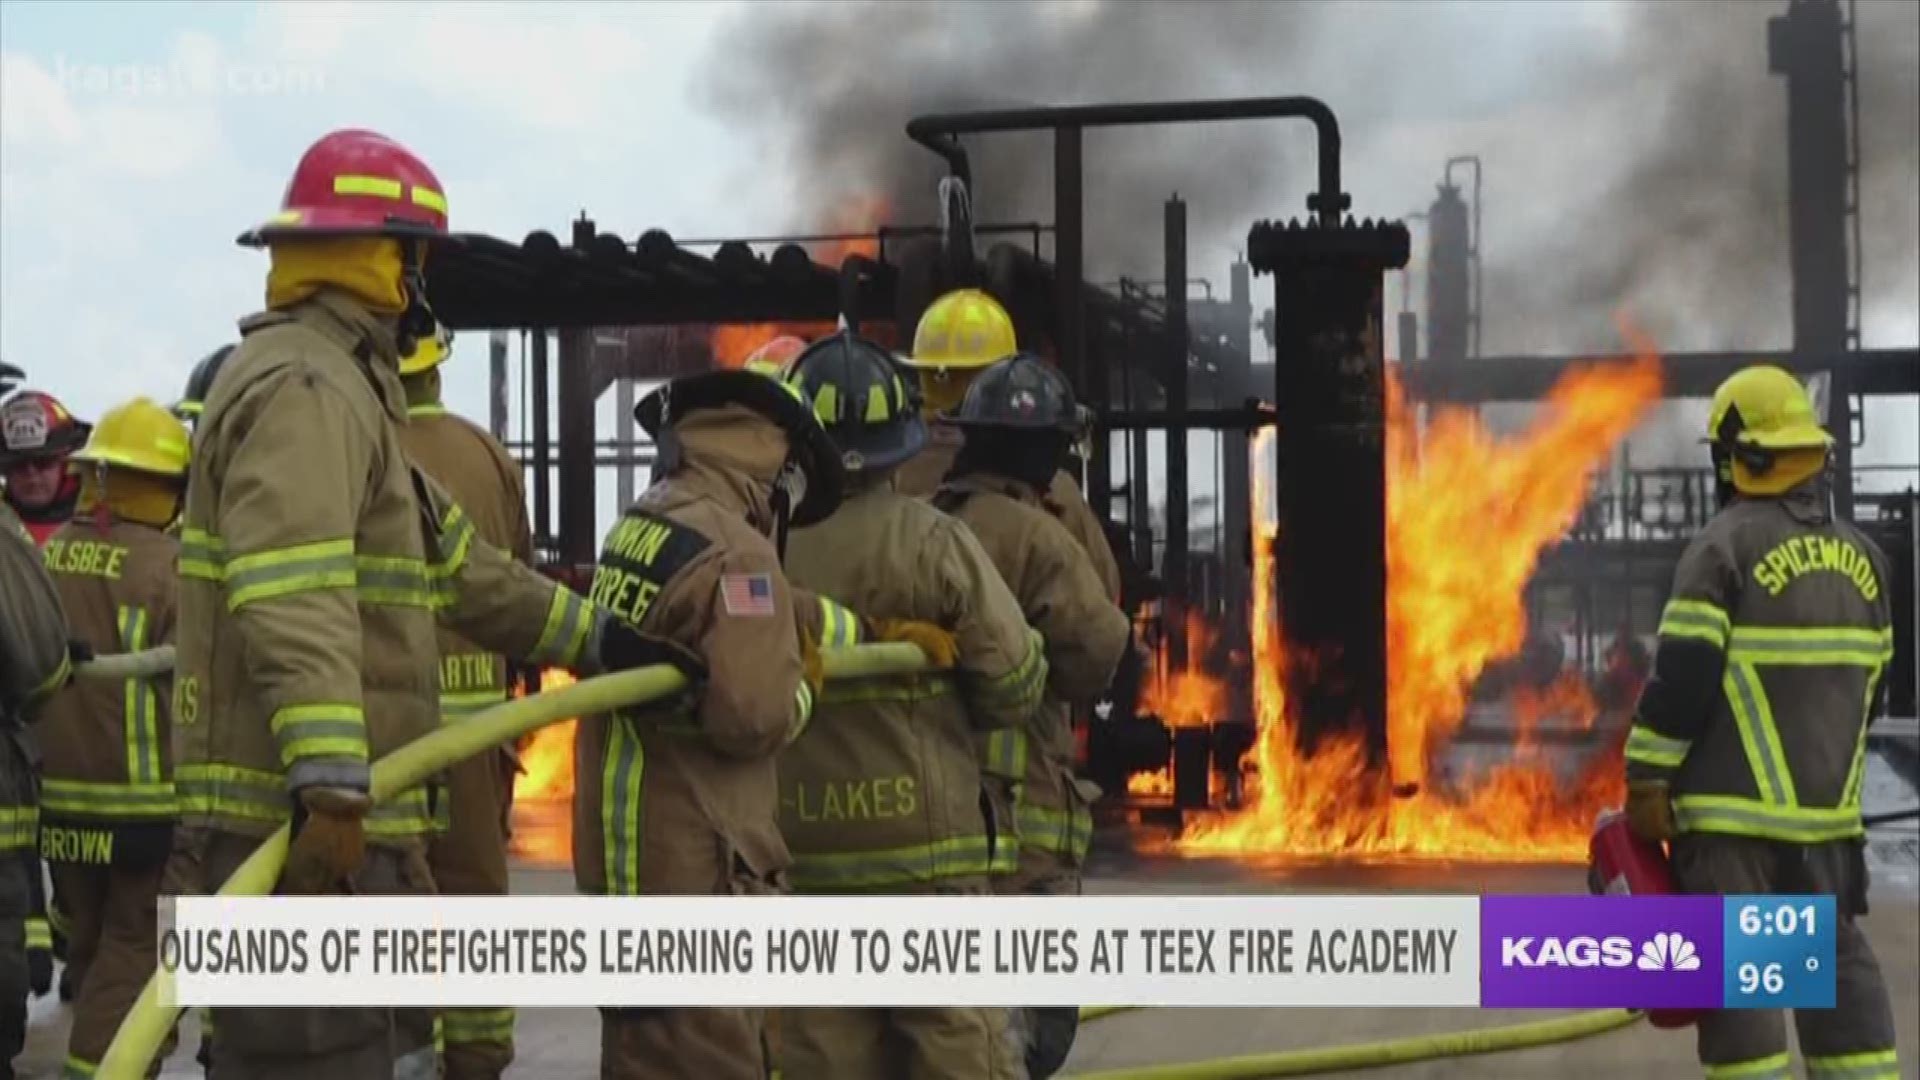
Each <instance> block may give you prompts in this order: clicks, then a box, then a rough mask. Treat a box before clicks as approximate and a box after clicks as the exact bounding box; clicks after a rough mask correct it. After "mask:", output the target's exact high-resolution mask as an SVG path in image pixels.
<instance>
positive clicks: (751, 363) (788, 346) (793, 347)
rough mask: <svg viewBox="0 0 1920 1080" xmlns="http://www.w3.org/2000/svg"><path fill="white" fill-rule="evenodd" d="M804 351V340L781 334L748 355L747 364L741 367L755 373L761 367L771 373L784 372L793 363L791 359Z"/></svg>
mask: <svg viewBox="0 0 1920 1080" xmlns="http://www.w3.org/2000/svg"><path fill="white" fill-rule="evenodd" d="M806 349H807V342H806V339H805V338H799V337H795V336H793V335H792V334H782V335H780V336H779V337H777V338H774V339H773V340H772V341H769V342H767V343H766V344H765V345H762V346H760V347H759V348H757V349H755V350H753V352H751V353H749V354H748V355H747V362H746V363H745V364H742V365H741V366H742V367H747V368H752V369H754V370H756V371H758V370H761V368H762V367H765V368H768V369H771V370H773V371H785V370H786V369H787V365H788V364H790V363H792V362H793V358H794V357H796V356H799V355H800V354H801V353H803V352H805V351H806Z"/></svg>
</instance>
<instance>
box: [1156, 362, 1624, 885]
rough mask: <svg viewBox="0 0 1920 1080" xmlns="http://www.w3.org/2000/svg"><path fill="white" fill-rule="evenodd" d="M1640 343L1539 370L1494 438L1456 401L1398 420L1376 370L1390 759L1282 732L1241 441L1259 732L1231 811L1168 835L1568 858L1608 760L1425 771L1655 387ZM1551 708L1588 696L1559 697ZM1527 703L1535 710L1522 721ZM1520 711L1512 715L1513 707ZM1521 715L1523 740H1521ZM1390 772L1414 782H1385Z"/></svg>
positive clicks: (1500, 654)
mask: <svg viewBox="0 0 1920 1080" xmlns="http://www.w3.org/2000/svg"><path fill="white" fill-rule="evenodd" d="M1635 346H1636V349H1637V351H1639V352H1641V353H1642V354H1643V355H1640V356H1639V357H1637V358H1636V359H1635V360H1634V361H1633V362H1631V363H1628V364H1624V365H1620V366H1616V367H1611V368H1588V369H1584V370H1579V371H1576V372H1574V373H1572V374H1570V375H1568V376H1567V377H1566V378H1564V379H1562V380H1561V382H1560V383H1559V384H1558V385H1556V386H1555V387H1554V389H1553V392H1552V393H1551V394H1550V396H1549V397H1548V400H1547V402H1546V405H1545V408H1544V409H1543V410H1542V412H1541V414H1540V415H1539V416H1538V417H1537V418H1536V420H1535V422H1534V423H1533V425H1532V426H1531V427H1530V428H1529V429H1528V430H1527V431H1525V432H1524V433H1522V434H1521V435H1520V436H1518V437H1517V438H1513V439H1506V440H1503V439H1499V438H1497V437H1495V436H1494V435H1493V434H1492V433H1490V432H1488V431H1487V430H1486V429H1485V428H1484V427H1483V426H1482V425H1481V424H1480V422H1479V420H1478V418H1477V416H1475V414H1474V413H1472V412H1470V411H1463V410H1439V411H1437V412H1436V413H1435V414H1434V415H1433V416H1432V417H1431V418H1430V420H1429V422H1428V424H1427V427H1426V430H1425V431H1424V432H1421V431H1420V430H1419V429H1418V428H1417V426H1416V416H1415V414H1414V411H1413V410H1411V409H1409V407H1408V404H1407V402H1406V398H1405V395H1404V393H1403V392H1402V391H1401V388H1400V387H1399V385H1398V383H1397V382H1393V383H1390V385H1389V396H1388V410H1389V415H1388V432H1387V468H1388V475H1387V521H1388V532H1387V560H1388V582H1389V591H1388V612H1387V623H1388V642H1389V650H1390V651H1389V664H1388V667H1389V671H1388V691H1387V698H1388V750H1389V760H1390V763H1391V768H1390V770H1389V773H1390V775H1387V776H1382V775H1380V774H1379V773H1378V772H1377V771H1376V770H1371V769H1369V768H1368V764H1367V756H1366V751H1365V747H1364V745H1363V743H1362V741H1361V740H1360V739H1359V738H1358V737H1350V738H1344V739H1342V738H1332V739H1323V740H1321V742H1320V744H1319V746H1318V748H1317V749H1316V751H1315V752H1314V754H1313V755H1312V756H1311V757H1308V756H1305V755H1303V754H1302V753H1301V751H1300V750H1299V748H1298V744H1297V743H1296V742H1295V722H1294V717H1292V716H1291V715H1290V714H1289V712H1288V707H1287V702H1286V688H1285V686H1284V685H1283V683H1282V677H1281V672H1282V670H1283V668H1282V664H1281V659H1282V652H1281V650H1282V648H1283V646H1282V637H1281V632H1280V626H1279V620H1278V617H1277V614H1276V612H1275V611H1274V603H1273V597H1274V586H1275V578H1274V567H1273V559H1272V553H1271V548H1270V544H1271V541H1272V539H1273V537H1274V536H1275V535H1276V526H1275V525H1274V524H1273V522H1274V514H1273V512H1272V509H1271V499H1272V492H1271V489H1270V487H1269V480H1268V478H1269V476H1270V475H1271V469H1270V467H1266V466H1263V465H1262V464H1261V462H1262V461H1263V459H1265V458H1266V457H1267V456H1268V455H1269V454H1270V453H1271V448H1272V433H1271V432H1262V433H1261V434H1260V435H1259V436H1258V437H1257V438H1256V439H1255V441H1254V451H1253V453H1254V463H1253V476H1254V478H1255V480H1254V497H1255V502H1256V514H1255V518H1254V520H1255V521H1256V522H1257V523H1258V529H1259V532H1260V534H1261V537H1262V542H1259V543H1256V544H1255V548H1254V580H1255V583H1256V584H1255V591H1254V597H1253V628H1252V640H1253V645H1254V653H1255V667H1254V671H1255V683H1254V701H1255V708H1256V712H1257V720H1258V723H1259V736H1258V738H1257V739H1256V740H1255V743H1254V748H1253V750H1252V752H1251V753H1250V754H1249V758H1250V760H1249V761H1248V762H1246V763H1244V765H1243V767H1249V771H1250V772H1251V773H1253V776H1252V777H1251V778H1250V783H1249V785H1248V786H1249V802H1248V806H1247V808H1246V809H1244V810H1242V811H1240V812H1237V813H1234V814H1231V815H1228V816H1225V817H1223V818H1219V819H1214V820H1199V819H1195V820H1193V821H1191V822H1190V823H1189V825H1188V828H1187V830H1186V832H1185V833H1184V834H1183V835H1182V836H1181V838H1180V840H1179V845H1180V847H1181V848H1182V849H1183V850H1186V851H1190V852H1225V853H1242V852H1249V851H1263V852H1276V853H1286V854H1295V855H1340V856H1355V855H1359V856H1380V855H1391V856H1409V855H1412V856H1438V857H1468V858H1479V859H1506V860H1539V859H1552V860H1563V859H1578V858H1580V857H1581V856H1582V854H1583V852H1584V850H1585V846H1586V839H1587V831H1588V828H1589V826H1590V824H1591V822H1592V820H1593V816H1594V814H1595V813H1596V812H1597V811H1598V810H1599V809H1601V808H1603V807H1605V806H1608V805H1615V804H1617V802H1618V799H1619V797H1620V794H1621V788H1622V780H1621V777H1620V775H1619V770H1618V768H1617V766H1616V765H1614V764H1613V763H1611V762H1609V763H1606V764H1607V767H1594V768H1589V769H1587V770H1586V771H1585V772H1584V773H1583V774H1582V775H1581V776H1579V777H1578V778H1577V779H1576V780H1575V781H1574V782H1573V783H1571V784H1562V783H1561V782H1559V781H1558V780H1557V779H1556V776H1555V774H1554V772H1553V770H1552V769H1551V768H1550V766H1549V764H1548V763H1545V762H1543V761H1541V760H1539V759H1538V758H1537V756H1534V755H1527V756H1526V760H1524V761H1523V760H1518V759H1516V760H1513V761H1509V762H1508V763H1505V764H1502V765H1498V766H1495V767H1493V768H1491V769H1489V770H1487V771H1485V772H1483V773H1482V774H1480V775H1477V776H1466V777H1455V778H1451V779H1452V782H1451V783H1449V784H1448V785H1446V787H1448V788H1450V789H1452V790H1443V786H1442V784H1440V783H1439V782H1438V780H1439V778H1438V777H1436V776H1435V775H1434V774H1433V772H1432V770H1431V769H1430V763H1431V762H1432V761H1433V759H1434V756H1435V754H1436V752H1437V751H1439V750H1441V749H1443V748H1444V747H1445V746H1446V745H1447V744H1448V742H1449V741H1450V740H1451V739H1452V737H1453V736H1454V734H1455V733H1456V732H1457V731H1458V730H1459V727H1460V724H1461V722H1462V720H1463V719H1464V718H1465V715H1466V707H1467V695H1468V693H1469V691H1470V689H1471V686H1472V683H1473V680H1474V679H1476V678H1477V677H1478V676H1479V674H1480V672H1481V671H1482V670H1483V669H1484V668H1485V667H1486V665H1487V664H1488V663H1490V662H1492V661H1495V660H1498V659H1502V658H1504V657H1506V656H1510V655H1512V654H1513V653H1515V652H1517V651H1518V650H1519V648H1520V646H1521V644H1522V642H1523V640H1524V639H1525V636H1526V612H1525V608H1524V605H1523V602H1522V590H1523V589H1524V588H1525V586H1526V584H1527V581H1528V579H1529V578H1530V577H1531V576H1532V574H1533V570H1534V567H1535V565H1536V563H1537V561H1538V558H1539V554H1540V552H1541V551H1542V550H1543V549H1544V548H1545V547H1547V546H1548V545H1549V544H1552V543H1554V542H1555V541H1557V540H1558V539H1559V538H1560V537H1561V536H1562V535H1563V534H1564V533H1565V531H1566V529H1567V528H1568V527H1569V526H1571V525H1572V524H1573V522H1574V520H1575V519H1576V517H1577V515H1578V514H1579V511H1580V508H1581V505H1582V503H1583V501H1584V499H1585V495H1586V490H1587V483H1586V482H1587V479H1588V477H1589V476H1590V475H1591V473H1592V472H1593V471H1595V470H1596V469H1598V468H1599V467H1600V466H1601V465H1602V464H1604V462H1605V461H1606V460H1607V457H1608V455H1609V454H1610V453H1611V451H1612V448H1613V447H1614V446H1615V445H1616V444H1617V443H1618V442H1619V441H1620V440H1621V439H1622V438H1624V437H1625V436H1626V434H1627V433H1628V432H1629V431H1631V430H1632V428H1633V426H1634V425H1635V424H1636V423H1637V422H1638V421H1639V419H1640V417H1641V416H1642V415H1643V414H1644V413H1645V412H1646V410H1647V409H1648V408H1649V407H1650V406H1651V405H1652V404H1653V403H1654V402H1655V401H1656V400H1658V398H1659V395H1660V367H1659V360H1658V358H1657V357H1656V356H1654V355H1652V353H1651V350H1650V349H1647V348H1644V347H1641V343H1640V342H1639V341H1637V340H1636V341H1635ZM1552 705H1553V707H1555V708H1557V709H1564V708H1572V709H1575V710H1584V712H1583V717H1584V718H1583V720H1582V723H1583V724H1591V723H1592V718H1593V708H1592V702H1591V698H1590V697H1587V696H1585V695H1584V694H1581V695H1562V696H1561V697H1559V698H1556V699H1554V701H1553V702H1552ZM1538 715H1539V713H1538V712H1536V713H1535V718H1536V720H1537V718H1538ZM1522 722H1523V724H1529V723H1531V722H1529V721H1525V720H1523V721H1522ZM1531 730H1532V729H1531V727H1528V728H1527V729H1526V731H1527V732H1528V733H1529V735H1528V740H1527V741H1528V742H1529V743H1530V742H1531V735H1530V732H1531ZM1396 784H1408V785H1410V786H1411V785H1417V787H1414V792H1415V793H1414V794H1413V795H1412V796H1411V797H1408V798H1396V797H1393V795H1392V789H1393V787H1394V786H1395V785H1396Z"/></svg>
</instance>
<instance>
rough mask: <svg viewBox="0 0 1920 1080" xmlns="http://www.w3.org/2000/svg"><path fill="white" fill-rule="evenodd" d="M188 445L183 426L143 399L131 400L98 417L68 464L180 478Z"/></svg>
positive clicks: (183, 469)
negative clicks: (71, 462)
mask: <svg viewBox="0 0 1920 1080" xmlns="http://www.w3.org/2000/svg"><path fill="white" fill-rule="evenodd" d="M190 441H191V440H190V439H189V437H188V435H187V427H186V425H185V424H182V423H181V422H180V421H179V420H178V419H177V418H175V417H174V415H173V414H172V413H171V412H169V411H167V410H166V409H163V408H161V407H160V406H159V405H157V404H155V403H154V402H152V401H150V400H148V399H147V398H135V399H133V400H132V401H129V402H127V403H126V404H125V405H122V406H120V407H119V408H116V409H113V410H111V411H109V412H108V413H107V414H106V415H105V416H103V417H101V418H100V423H99V424H97V425H95V426H94V429H93V436H92V438H89V439H88V440H87V445H86V446H85V447H83V448H81V449H80V450H77V451H75V452H74V454H73V458H72V460H74V461H90V462H94V463H96V464H99V465H109V466H113V467H114V468H120V469H132V470H134V471H135V472H143V473H152V474H153V475H155V476H172V477H184V476H185V475H187V457H188V446H189V443H190Z"/></svg>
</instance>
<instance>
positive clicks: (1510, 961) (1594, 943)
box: [1500, 932, 1700, 971]
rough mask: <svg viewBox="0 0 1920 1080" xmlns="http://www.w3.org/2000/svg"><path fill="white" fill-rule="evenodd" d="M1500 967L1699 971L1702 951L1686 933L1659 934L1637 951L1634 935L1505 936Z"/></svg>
mask: <svg viewBox="0 0 1920 1080" xmlns="http://www.w3.org/2000/svg"><path fill="white" fill-rule="evenodd" d="M1500 966H1501V967H1520V968H1554V967H1564V968H1631V967H1637V968H1639V969H1640V970H1641V971H1697V970H1699V968H1700V954H1699V950H1697V949H1696V948H1695V947H1694V944H1693V942H1691V941H1688V940H1687V938H1686V935H1684V934H1677V933H1673V932H1667V933H1662V934H1655V935H1653V937H1652V938H1650V939H1648V940H1647V941H1646V942H1645V943H1643V944H1642V945H1641V946H1640V948H1639V949H1638V950H1637V951H1636V950H1635V948H1634V943H1633V940H1632V939H1631V938H1625V937H1618V936H1616V937H1604V938H1592V937H1572V938H1564V939H1562V938H1530V937H1521V938H1501V939H1500Z"/></svg>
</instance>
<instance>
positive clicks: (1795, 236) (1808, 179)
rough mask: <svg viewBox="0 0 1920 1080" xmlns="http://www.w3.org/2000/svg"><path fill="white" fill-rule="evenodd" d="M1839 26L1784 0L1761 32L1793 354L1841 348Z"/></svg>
mask: <svg viewBox="0 0 1920 1080" xmlns="http://www.w3.org/2000/svg"><path fill="white" fill-rule="evenodd" d="M1844 36H1845V23H1844V20H1843V18H1842V15H1841V11H1840V5H1839V4H1838V3H1837V2H1836V0H1793V2H1792V3H1791V4H1790V5H1789V6H1788V8H1787V13H1786V14H1785V15H1782V16H1778V17H1776V18H1774V19H1772V20H1769V22H1768V25H1767V58H1768V67H1769V69H1770V70H1772V72H1773V73H1774V74H1776V75H1784V76H1786V79H1787V237H1788V251H1789V257H1790V259H1791V265H1792V271H1793V350H1794V352H1796V353H1798V354H1800V356H1801V357H1803V358H1810V357H1842V356H1844V355H1845V354H1846V351H1847V345H1848V341H1847V301H1848V293H1849V291H1850V289H1851V286H1852V281H1851V275H1850V271H1851V269H1852V267H1851V264H1850V263H1849V261H1848V258H1847V175H1848V160H1847V85H1846V84H1847V80H1846V63H1845V60H1844V54H1843V52H1842V40H1843V38H1844ZM1832 372H1833V374H1832V379H1833V382H1832V384H1831V385H1830V386H1829V388H1828V393H1829V395H1830V396H1829V399H1828V400H1830V401H1831V402H1832V403H1833V405H1832V408H1831V410H1830V412H1829V414H1828V421H1827V422H1828V425H1829V427H1831V428H1832V430H1833V433H1834V437H1835V438H1834V447H1833V457H1834V468H1833V479H1834V492H1833V497H1834V503H1835V506H1836V508H1837V509H1838V510H1839V512H1840V513H1841V514H1842V515H1843V516H1846V517H1852V516H1853V419H1852V417H1853V386H1852V384H1853V379H1852V378H1851V374H1852V373H1851V372H1850V371H1849V370H1848V363H1847V361H1846V360H1844V359H1839V360H1835V361H1834V363H1833V367H1832Z"/></svg>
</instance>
